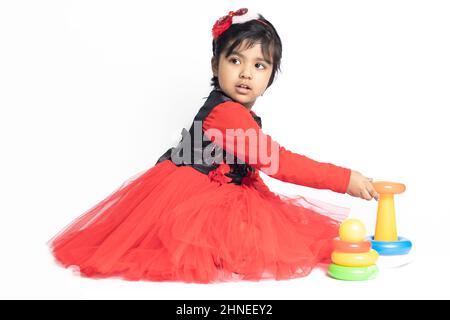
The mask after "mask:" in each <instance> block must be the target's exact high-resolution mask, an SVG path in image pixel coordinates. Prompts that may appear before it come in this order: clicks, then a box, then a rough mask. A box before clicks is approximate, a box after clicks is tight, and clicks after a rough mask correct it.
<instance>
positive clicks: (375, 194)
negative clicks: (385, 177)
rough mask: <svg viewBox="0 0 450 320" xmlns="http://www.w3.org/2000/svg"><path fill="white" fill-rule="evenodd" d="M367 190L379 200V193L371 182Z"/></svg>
mask: <svg viewBox="0 0 450 320" xmlns="http://www.w3.org/2000/svg"><path fill="white" fill-rule="evenodd" d="M367 192H368V193H369V194H370V196H371V197H373V198H375V200H377V201H378V193H377V192H376V191H375V188H374V187H373V185H372V184H371V183H369V184H368V185H367Z"/></svg>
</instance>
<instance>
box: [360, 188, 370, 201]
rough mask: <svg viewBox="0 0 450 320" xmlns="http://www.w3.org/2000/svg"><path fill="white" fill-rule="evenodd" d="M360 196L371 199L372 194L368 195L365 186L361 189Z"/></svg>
mask: <svg viewBox="0 0 450 320" xmlns="http://www.w3.org/2000/svg"><path fill="white" fill-rule="evenodd" d="M361 196H362V198H363V199H365V200H372V196H371V195H370V193H369V191H367V189H365V188H364V189H363V190H362V192H361Z"/></svg>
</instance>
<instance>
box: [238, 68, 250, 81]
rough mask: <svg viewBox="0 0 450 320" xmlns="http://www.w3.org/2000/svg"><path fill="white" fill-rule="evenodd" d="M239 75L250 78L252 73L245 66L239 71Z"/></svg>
mask: <svg viewBox="0 0 450 320" xmlns="http://www.w3.org/2000/svg"><path fill="white" fill-rule="evenodd" d="M240 77H241V78H246V79H251V78H252V74H251V73H250V71H248V69H247V68H245V69H243V70H242V71H241V74H240Z"/></svg>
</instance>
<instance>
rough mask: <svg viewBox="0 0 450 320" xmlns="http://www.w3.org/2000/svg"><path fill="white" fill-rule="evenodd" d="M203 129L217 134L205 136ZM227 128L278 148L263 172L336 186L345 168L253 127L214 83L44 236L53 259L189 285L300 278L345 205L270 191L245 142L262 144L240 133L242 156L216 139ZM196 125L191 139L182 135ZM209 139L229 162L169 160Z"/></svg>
mask: <svg viewBox="0 0 450 320" xmlns="http://www.w3.org/2000/svg"><path fill="white" fill-rule="evenodd" d="M194 123H197V124H198V123H200V124H201V126H200V128H199V127H198V126H195V125H194ZM211 128H213V129H215V130H218V131H216V132H221V133H223V139H217V138H216V137H213V136H208V132H210V131H209V130H208V129H211ZM227 129H243V131H245V130H247V129H253V130H255V131H256V132H258V134H260V135H261V136H262V137H263V138H265V139H266V140H268V141H269V142H270V143H272V145H274V146H278V147H279V148H278V149H270V150H277V151H275V152H277V155H278V159H279V169H278V171H277V172H276V173H268V174H269V175H270V176H271V177H273V178H276V179H279V180H282V181H286V182H290V183H294V184H298V185H304V186H309V187H313V188H319V189H329V190H333V191H335V192H340V193H345V191H346V189H347V185H348V183H349V179H350V170H349V169H346V168H342V167H338V166H335V165H333V164H330V163H322V162H317V161H314V160H312V159H309V158H307V157H305V156H303V155H299V154H297V153H293V152H290V151H288V150H286V149H285V148H284V147H280V146H279V145H278V144H277V143H276V142H275V141H273V140H272V139H271V138H270V136H268V135H265V134H264V133H263V132H262V130H261V119H260V118H259V117H258V116H257V115H256V114H255V113H254V112H253V111H249V110H248V109H247V108H245V107H244V106H243V105H241V104H239V103H237V102H235V101H233V100H232V99H230V98H229V97H227V96H226V95H225V94H224V93H223V92H222V91H220V90H213V91H212V92H211V94H210V95H209V97H208V99H207V100H206V102H205V104H204V105H203V107H202V108H201V109H200V111H199V112H198V114H197V115H196V117H195V119H194V122H193V125H192V127H191V130H190V131H189V132H187V131H186V130H183V132H184V133H183V138H182V140H181V141H180V143H179V145H178V146H177V147H174V148H171V149H169V150H168V151H167V152H166V153H165V154H164V155H163V156H161V158H160V159H159V160H158V162H157V163H156V164H155V165H154V166H153V167H151V168H149V169H148V170H146V171H144V172H142V173H139V174H138V175H136V176H135V177H133V178H130V179H129V180H127V181H126V182H124V184H122V185H121V186H120V187H119V188H118V189H117V190H115V191H114V192H113V193H112V194H111V195H109V196H108V197H107V198H106V199H104V200H103V201H101V202H100V203H98V204H97V205H95V206H94V207H93V208H91V209H89V210H88V211H87V212H86V213H84V214H83V215H82V216H80V217H79V218H77V219H76V220H75V221H73V222H72V223H71V224H70V225H69V226H67V227H66V228H64V229H63V230H62V231H61V232H60V233H59V234H57V235H56V236H55V237H53V238H52V239H51V240H50V241H49V242H48V245H49V247H50V249H51V251H52V253H53V255H54V256H55V258H56V260H57V261H58V262H59V263H60V264H61V265H62V266H64V267H73V268H74V269H75V270H76V271H77V272H79V273H80V274H81V275H83V276H87V277H92V278H104V277H120V278H122V279H126V280H150V281H184V282H198V283H210V282H219V281H228V280H260V279H277V280H281V279H290V278H296V277H302V276H306V275H307V274H309V273H310V271H311V270H312V268H313V267H314V266H316V265H317V264H318V263H319V262H327V261H329V258H330V255H331V251H332V241H331V240H332V239H333V238H334V237H336V236H337V234H338V228H339V225H340V222H341V221H342V220H343V219H344V218H345V217H346V215H347V214H348V212H347V210H346V209H344V208H340V207H337V206H333V205H329V204H326V203H323V202H318V201H316V202H313V201H310V200H308V199H305V198H304V197H301V196H296V197H287V196H284V195H281V194H277V193H274V192H272V191H271V190H269V188H268V187H267V185H266V184H265V183H264V182H263V180H262V179H261V177H260V175H259V171H260V170H261V171H262V172H265V171H267V164H265V163H262V161H261V159H259V156H257V157H256V159H252V160H254V161H253V164H251V165H250V164H249V163H250V158H249V156H247V151H248V150H249V148H250V147H253V148H254V147H255V146H256V147H257V148H260V147H261V146H260V145H259V143H260V142H259V141H260V140H258V141H257V142H254V141H247V140H246V141H245V149H246V150H245V151H246V153H245V154H243V153H242V150H240V151H239V150H238V149H239V148H233V140H232V139H225V137H226V138H230V135H231V134H230V133H229V131H228V130H227ZM195 130H197V131H198V130H199V131H200V134H201V135H200V137H201V139H200V141H198V139H197V140H196V141H194V140H195V139H196V138H194V139H193V137H192V135H190V134H188V133H195V132H194V131H195ZM207 130H208V131H207ZM233 134H234V138H235V140H234V142H236V141H237V139H239V137H237V136H236V133H233ZM227 135H228V136H227ZM194 136H195V134H194ZM209 138H210V139H209ZM230 141H231V142H230ZM186 142H194V143H193V145H191V146H190V147H189V146H188V144H186ZM183 145H187V149H186V148H181V146H183ZM211 146H213V147H214V148H213V150H214V152H212V153H211V154H215V155H219V154H221V152H218V150H219V151H220V150H221V151H222V152H223V155H228V156H230V155H231V156H233V160H234V161H235V162H230V161H229V160H227V159H224V160H223V161H222V163H206V162H198V161H196V163H192V162H191V164H189V163H187V161H184V160H183V161H182V162H180V161H179V159H178V158H177V156H180V155H181V153H183V155H184V156H185V155H187V152H186V150H187V151H191V152H192V154H191V155H190V159H191V160H192V156H193V155H197V156H198V155H199V153H201V152H205V150H206V149H207V148H210V147H211ZM189 148H190V149H189ZM241 149H242V148H241ZM180 150H183V151H182V152H180ZM177 152H178V154H177ZM257 154H258V155H259V153H257ZM188 156H189V155H188ZM236 159H242V160H245V161H241V163H240V164H239V163H238V164H236ZM227 161H228V163H227ZM244 162H245V163H244Z"/></svg>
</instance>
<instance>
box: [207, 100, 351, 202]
mask: <svg viewBox="0 0 450 320" xmlns="http://www.w3.org/2000/svg"><path fill="white" fill-rule="evenodd" d="M210 129H215V130H218V132H220V134H221V136H222V137H223V139H217V137H216V136H215V135H214V130H211V131H209V132H208V131H207V130H210ZM227 129H229V130H230V129H231V130H232V132H231V131H229V130H228V132H227ZM239 129H241V130H239ZM249 129H251V130H249ZM203 130H204V132H205V135H206V136H207V137H208V138H209V139H210V140H211V141H214V142H215V143H216V144H218V145H219V146H220V147H221V148H223V149H224V150H226V151H227V152H228V153H231V154H234V155H235V156H237V157H238V158H240V159H241V160H243V161H245V163H247V164H250V165H251V166H253V167H255V168H257V169H259V170H261V171H262V172H264V173H267V174H268V175H269V176H271V177H273V178H275V179H278V180H282V181H285V182H290V183H295V184H298V185H303V186H307V187H312V188H317V189H329V190H332V191H335V192H339V193H346V191H347V187H348V185H349V181H350V174H351V170H350V169H347V168H343V167H339V166H336V165H333V164H331V163H323V162H318V161H315V160H312V159H310V158H308V157H306V156H303V155H300V154H297V153H294V152H291V151H289V150H287V149H286V148H284V147H282V146H280V145H279V144H278V143H277V142H276V141H274V140H272V138H271V137H270V136H269V135H266V134H264V132H263V131H262V130H261V128H260V127H259V126H258V124H257V123H256V122H255V120H254V119H253V117H252V115H251V114H250V112H249V111H248V109H246V108H245V107H244V106H242V105H241V104H239V103H236V102H233V101H227V102H223V103H221V104H219V105H217V106H216V107H215V108H214V109H213V110H212V111H211V113H210V114H209V115H208V117H207V118H206V119H205V120H204V121H203ZM247 130H249V131H248V132H255V133H256V137H257V139H251V138H245V139H244V137H245V131H247ZM216 132H217V131H216ZM239 141H245V152H243V151H244V150H242V149H239V148H238V147H237V146H238V142H239ZM261 148H263V149H262V150H260V149H261ZM260 151H261V153H260ZM264 155H266V157H264ZM268 159H270V160H271V161H269V162H268V161H267V160H268ZM274 162H278V166H277V165H276V163H274ZM274 164H275V165H274ZM274 167H276V168H277V170H275V171H274V170H273V168H274Z"/></svg>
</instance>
